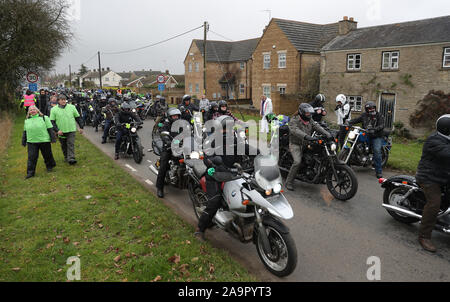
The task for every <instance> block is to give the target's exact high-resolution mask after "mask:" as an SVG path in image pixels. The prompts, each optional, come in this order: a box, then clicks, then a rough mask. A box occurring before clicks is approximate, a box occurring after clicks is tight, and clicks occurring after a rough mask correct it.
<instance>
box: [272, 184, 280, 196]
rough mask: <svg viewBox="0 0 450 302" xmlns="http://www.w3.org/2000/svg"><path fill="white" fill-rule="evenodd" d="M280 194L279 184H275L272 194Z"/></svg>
mask: <svg viewBox="0 0 450 302" xmlns="http://www.w3.org/2000/svg"><path fill="white" fill-rule="evenodd" d="M280 192H281V184H276V185H275V186H274V187H273V193H274V194H278V193H280Z"/></svg>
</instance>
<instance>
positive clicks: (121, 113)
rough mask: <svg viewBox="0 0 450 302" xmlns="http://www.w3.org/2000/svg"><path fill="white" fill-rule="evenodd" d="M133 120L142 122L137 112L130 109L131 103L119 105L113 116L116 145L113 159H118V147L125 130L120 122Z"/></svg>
mask: <svg viewBox="0 0 450 302" xmlns="http://www.w3.org/2000/svg"><path fill="white" fill-rule="evenodd" d="M132 120H135V121H136V122H137V123H139V124H142V121H141V119H140V118H139V116H138V115H137V114H135V113H134V112H132V111H131V105H130V104H128V103H123V104H122V106H121V107H120V110H118V112H117V113H116V115H115V116H114V123H115V124H116V129H117V132H116V145H115V157H114V159H115V160H117V159H119V151H120V150H119V149H120V144H121V143H122V136H123V134H124V132H125V129H123V126H122V124H124V123H129V122H130V121H132Z"/></svg>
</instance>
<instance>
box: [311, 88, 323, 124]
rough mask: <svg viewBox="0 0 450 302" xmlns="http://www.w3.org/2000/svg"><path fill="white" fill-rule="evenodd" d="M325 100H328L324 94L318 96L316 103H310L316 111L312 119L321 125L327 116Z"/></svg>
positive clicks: (315, 99)
mask: <svg viewBox="0 0 450 302" xmlns="http://www.w3.org/2000/svg"><path fill="white" fill-rule="evenodd" d="M325 100H326V98H325V96H324V95H323V94H318V95H316V97H315V98H314V101H312V102H310V103H309V104H310V105H311V106H312V107H313V109H314V114H313V117H312V119H313V120H314V121H315V122H318V123H320V122H321V121H322V118H323V117H324V116H326V115H327V111H326V110H325V108H324V104H325Z"/></svg>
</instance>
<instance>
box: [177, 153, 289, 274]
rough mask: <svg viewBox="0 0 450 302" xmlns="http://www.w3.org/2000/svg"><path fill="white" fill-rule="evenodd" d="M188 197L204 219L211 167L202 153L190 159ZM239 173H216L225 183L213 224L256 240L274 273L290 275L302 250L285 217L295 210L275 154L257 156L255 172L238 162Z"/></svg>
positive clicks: (245, 241) (237, 237) (187, 164)
mask: <svg viewBox="0 0 450 302" xmlns="http://www.w3.org/2000/svg"><path fill="white" fill-rule="evenodd" d="M185 162H186V173H187V175H188V176H189V177H188V191H189V197H190V199H191V201H192V205H193V208H194V212H195V215H196V216H197V218H200V216H201V215H202V213H203V211H204V210H205V208H206V205H207V202H208V198H207V193H206V176H205V173H206V170H207V169H206V166H205V165H204V163H203V160H201V159H198V156H197V154H195V153H194V154H191V158H190V159H187V160H185ZM235 167H236V168H238V170H239V172H238V174H237V175H234V174H232V173H227V172H216V173H214V175H213V177H214V178H215V180H216V181H217V182H221V183H222V196H223V200H222V207H221V208H220V209H219V210H218V211H217V213H216V215H215V217H214V218H213V225H214V226H216V227H218V228H219V229H221V230H223V231H225V232H228V233H229V234H231V235H232V236H233V237H234V238H236V239H237V240H239V241H241V242H243V243H249V242H253V244H255V245H256V250H257V252H258V256H259V258H260V259H261V261H262V262H263V264H264V266H265V267H266V268H267V269H268V270H269V271H270V272H271V273H272V274H274V275H276V276H278V277H285V276H287V275H289V274H291V273H292V272H293V271H294V269H295V267H296V265H297V249H296V246H295V242H294V239H293V238H292V236H291V235H290V231H289V228H288V227H286V226H285V225H284V224H283V222H282V221H281V220H288V219H291V218H293V216H294V213H293V211H292V208H291V206H290V204H289V202H288V200H287V199H286V198H285V197H284V195H283V194H282V193H283V191H282V190H281V189H282V186H281V175H280V171H279V168H278V165H277V161H276V159H274V158H273V157H270V156H269V157H267V156H262V155H258V156H257V157H256V158H255V163H254V172H253V173H252V174H248V173H245V172H244V171H243V170H242V167H240V165H239V164H237V163H236V164H235Z"/></svg>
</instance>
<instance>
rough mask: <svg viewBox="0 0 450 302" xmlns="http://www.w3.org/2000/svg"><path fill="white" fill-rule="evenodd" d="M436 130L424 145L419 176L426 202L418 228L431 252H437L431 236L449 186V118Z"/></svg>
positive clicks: (424, 244) (449, 115)
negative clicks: (442, 187)
mask: <svg viewBox="0 0 450 302" xmlns="http://www.w3.org/2000/svg"><path fill="white" fill-rule="evenodd" d="M436 130H437V132H435V133H433V134H431V135H430V136H429V137H428V138H427V140H426V141H425V143H424V145H423V151H422V158H421V159H420V162H419V165H418V167H417V173H416V180H417V183H418V184H419V186H420V187H421V188H422V190H423V192H424V194H425V199H426V201H427V203H426V205H425V207H424V209H423V214H422V222H421V224H420V228H419V243H420V245H421V246H422V247H423V248H424V249H425V250H427V251H429V252H436V247H435V246H434V245H433V243H432V242H431V233H432V231H433V228H434V226H435V224H436V219H437V215H438V213H439V209H440V207H441V201H442V197H441V194H442V190H441V186H443V185H449V184H450V114H445V115H443V116H441V117H440V118H439V119H438V120H437V122H436Z"/></svg>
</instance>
